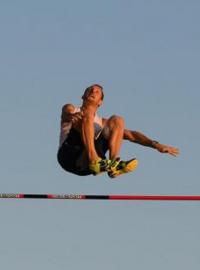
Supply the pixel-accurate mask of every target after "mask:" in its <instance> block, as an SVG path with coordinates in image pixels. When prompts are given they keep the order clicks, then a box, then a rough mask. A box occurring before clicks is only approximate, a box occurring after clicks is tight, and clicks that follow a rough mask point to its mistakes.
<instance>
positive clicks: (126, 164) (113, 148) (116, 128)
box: [103, 115, 138, 178]
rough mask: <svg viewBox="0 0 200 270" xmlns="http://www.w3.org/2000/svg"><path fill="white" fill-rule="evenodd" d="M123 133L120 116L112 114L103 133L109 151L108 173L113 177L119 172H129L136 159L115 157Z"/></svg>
mask: <svg viewBox="0 0 200 270" xmlns="http://www.w3.org/2000/svg"><path fill="white" fill-rule="evenodd" d="M123 134H124V120H123V118H122V117H120V116H116V115H115V116H112V117H111V118H110V119H109V120H108V121H107V123H106V126H105V128H104V130H103V135H104V137H105V138H107V140H108V146H109V151H110V163H109V167H108V169H107V170H108V175H109V176H110V177H111V178H115V177H117V176H119V175H121V174H124V173H128V172H131V171H133V170H135V169H136V167H137V164H138V161H137V160H136V159H135V158H133V159H131V160H128V161H122V160H120V159H117V158H118V157H119V151H120V148H121V144H122V140H123Z"/></svg>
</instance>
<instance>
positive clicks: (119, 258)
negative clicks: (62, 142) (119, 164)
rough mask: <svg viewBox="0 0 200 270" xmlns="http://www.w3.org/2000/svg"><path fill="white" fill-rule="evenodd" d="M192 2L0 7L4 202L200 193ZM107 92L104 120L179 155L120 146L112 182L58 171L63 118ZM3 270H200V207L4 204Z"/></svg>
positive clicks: (199, 56) (199, 38)
mask: <svg viewBox="0 0 200 270" xmlns="http://www.w3.org/2000/svg"><path fill="white" fill-rule="evenodd" d="M199 14H200V2H199V1H198V0H190V1H186V0H167V1H164V0H160V1H158V0H157V1H156V0H146V1H144V0H135V1H133V0H132V1H131V0H129V1H128V0H123V1H122V0H121V1H119V0H101V1H96V0H93V1H92V0H84V1H76V0H73V1H71V0H65V1H64V0H58V1H51V0H48V1H47V0H40V1H39V0H35V1H22V0H19V1H9V0H1V1H0V61H1V65H0V75H1V79H0V123H1V134H0V138H1V140H0V161H1V165H0V168H1V170H0V186H1V188H0V193H4V192H5V193H59V194H60V193H61V194H63V193H67V194H71V193H76V194H81V193H82V194H200V179H199V150H200V140H199V138H200V126H199V115H200V106H199V105H200V92H199V88H200V79H199V70H200V28H199V25H200V16H199ZM93 83H99V84H102V85H103V87H104V91H105V102H104V105H103V107H102V108H101V109H100V112H99V113H100V114H102V115H104V116H105V117H109V116H110V115H112V114H119V115H121V116H123V117H124V118H125V120H126V126H127V128H130V129H133V130H139V131H142V132H143V133H144V134H146V135H148V136H150V137H151V138H153V139H155V140H158V141H160V142H162V143H165V144H170V145H173V146H177V147H179V148H180V151H181V155H180V156H179V157H177V158H174V157H170V156H167V155H162V154H160V153H159V152H157V151H155V150H153V149H150V148H145V147H142V146H139V145H136V144H131V143H128V142H125V143H124V144H123V147H122V151H121V157H122V158H123V159H128V158H132V157H137V158H138V160H139V167H138V169H137V170H136V171H135V172H134V173H132V174H128V175H124V176H123V177H121V178H119V179H117V180H116V181H112V180H111V179H109V178H108V177H107V176H106V175H101V176H97V177H93V176H90V177H78V176H75V175H72V174H69V173H66V172H65V171H64V170H62V169H61V168H60V167H59V165H58V164H57V161H56V152H57V148H58V139H59V127H60V112H61V107H62V105H63V104H65V103H69V102H71V103H74V104H77V105H79V104H80V102H81V99H80V97H81V94H82V93H83V91H84V89H85V88H86V87H87V86H89V85H91V84H93ZM0 213H1V221H0V239H1V244H0V262H1V268H2V269H4V270H10V269H15V270H19V269H27V268H28V269H29V270H35V269H48V270H53V269H57V270H60V269H70V270H77V269H80V268H81V269H95V270H100V269H103V268H104V269H110V270H122V269H137V270H145V269H147V268H148V269H151V270H160V269H162V270H168V269H176V270H177V269H182V270H188V269H191V270H193V269H198V267H199V265H200V249H199V243H200V231H199V228H200V216H199V213H200V203H199V202H134V201H131V202H124V201H120V202H118V201H44V200H43V201H40V200H35V201H31V200H21V201H19V200H1V201H0Z"/></svg>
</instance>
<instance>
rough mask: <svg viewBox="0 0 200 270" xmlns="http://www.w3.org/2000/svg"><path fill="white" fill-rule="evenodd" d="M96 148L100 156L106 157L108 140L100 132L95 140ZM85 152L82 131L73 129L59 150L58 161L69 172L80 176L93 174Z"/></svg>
mask: <svg viewBox="0 0 200 270" xmlns="http://www.w3.org/2000/svg"><path fill="white" fill-rule="evenodd" d="M95 148H96V151H97V154H98V155H99V157H101V158H105V154H106V152H107V150H108V141H107V140H106V139H105V138H104V137H103V135H102V134H100V135H99V137H98V139H96V140H95ZM84 153H85V147H84V145H83V142H82V139H81V136H80V133H79V132H78V131H76V130H74V129H71V130H70V133H69V135H68V137H67V139H66V140H65V141H64V143H63V144H62V146H61V147H60V148H59V150H58V153H57V159H58V163H59V164H60V166H61V167H62V168H63V169H64V170H66V171H68V172H71V173H74V174H77V175H80V176H84V175H89V174H91V172H90V170H89V160H88V156H87V155H85V154H84ZM78 163H79V164H78ZM80 164H81V166H80Z"/></svg>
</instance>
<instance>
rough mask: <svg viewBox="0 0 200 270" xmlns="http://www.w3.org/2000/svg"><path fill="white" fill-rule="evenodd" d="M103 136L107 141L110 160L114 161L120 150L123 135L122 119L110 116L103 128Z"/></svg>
mask: <svg viewBox="0 0 200 270" xmlns="http://www.w3.org/2000/svg"><path fill="white" fill-rule="evenodd" d="M103 133H104V136H105V137H106V139H107V140H108V146H109V151H110V159H111V160H115V159H116V158H117V157H118V155H119V151H120V148H121V144H122V140H123V134H124V120H123V118H122V117H120V116H117V115H113V116H111V117H110V118H109V119H108V120H107V122H106V126H105V128H104V131H103Z"/></svg>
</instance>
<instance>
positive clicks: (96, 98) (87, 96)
mask: <svg viewBox="0 0 200 270" xmlns="http://www.w3.org/2000/svg"><path fill="white" fill-rule="evenodd" d="M83 101H87V102H89V103H92V104H95V105H97V106H101V104H102V90H101V88H100V87H98V86H93V87H91V88H89V89H87V90H86V91H85V93H84V95H83Z"/></svg>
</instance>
